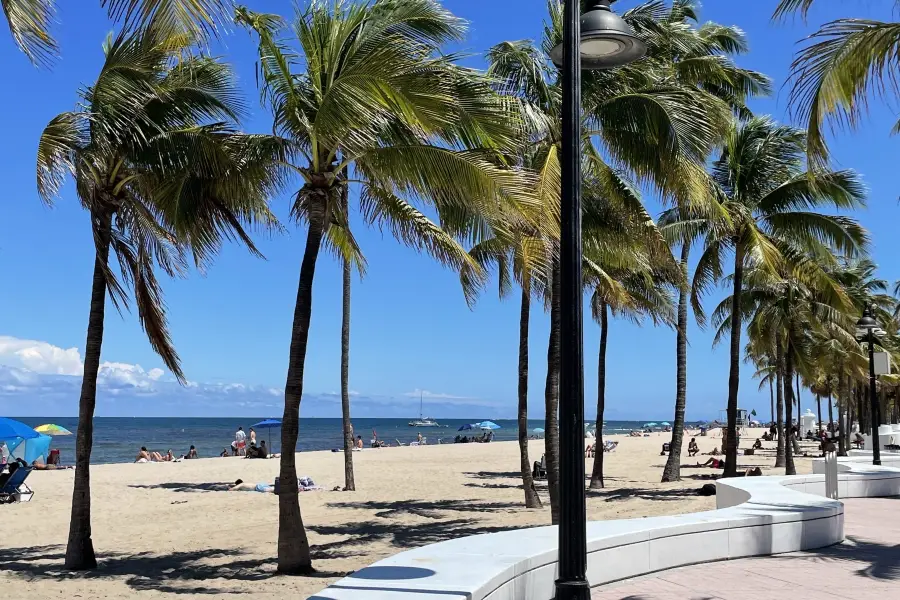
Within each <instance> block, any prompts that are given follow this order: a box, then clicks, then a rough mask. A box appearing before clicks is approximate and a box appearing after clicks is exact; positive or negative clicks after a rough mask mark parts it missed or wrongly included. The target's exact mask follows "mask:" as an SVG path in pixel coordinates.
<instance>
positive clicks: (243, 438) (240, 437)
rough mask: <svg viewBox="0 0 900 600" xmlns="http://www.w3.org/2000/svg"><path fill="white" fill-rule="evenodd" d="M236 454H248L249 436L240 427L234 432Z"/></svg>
mask: <svg viewBox="0 0 900 600" xmlns="http://www.w3.org/2000/svg"><path fill="white" fill-rule="evenodd" d="M233 447H234V453H235V454H236V455H238V454H239V455H241V456H243V455H244V454H246V452H247V434H246V433H244V428H243V427H238V428H237V431H235V432H234V444H233Z"/></svg>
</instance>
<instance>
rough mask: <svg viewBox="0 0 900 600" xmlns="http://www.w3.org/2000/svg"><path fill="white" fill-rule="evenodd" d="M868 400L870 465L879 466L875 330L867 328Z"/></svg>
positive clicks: (879, 446) (879, 447)
mask: <svg viewBox="0 0 900 600" xmlns="http://www.w3.org/2000/svg"><path fill="white" fill-rule="evenodd" d="M869 399H870V401H871V404H872V415H871V421H872V464H873V465H880V464H881V441H880V440H879V439H878V422H879V420H880V419H879V418H878V397H877V396H876V394H875V330H874V329H872V328H871V327H870V328H869Z"/></svg>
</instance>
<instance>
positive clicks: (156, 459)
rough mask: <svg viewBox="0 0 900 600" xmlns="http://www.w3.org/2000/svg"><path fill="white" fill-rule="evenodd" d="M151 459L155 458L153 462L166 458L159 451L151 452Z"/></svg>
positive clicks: (163, 460) (162, 460)
mask: <svg viewBox="0 0 900 600" xmlns="http://www.w3.org/2000/svg"><path fill="white" fill-rule="evenodd" d="M150 459H151V460H153V462H165V460H166V459H165V458H163V455H162V454H160V453H159V452H151V453H150Z"/></svg>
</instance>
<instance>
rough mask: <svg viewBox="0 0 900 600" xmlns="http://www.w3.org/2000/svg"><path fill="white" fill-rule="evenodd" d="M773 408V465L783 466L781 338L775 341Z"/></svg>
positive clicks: (782, 358)
mask: <svg viewBox="0 0 900 600" xmlns="http://www.w3.org/2000/svg"><path fill="white" fill-rule="evenodd" d="M775 399H776V400H775V408H776V410H777V412H776V414H775V416H776V419H777V421H776V426H777V428H778V447H777V448H778V449H777V450H776V451H775V466H776V467H783V466H784V450H785V440H784V348H783V346H782V345H781V338H780V337H779V338H778V340H776V342H775Z"/></svg>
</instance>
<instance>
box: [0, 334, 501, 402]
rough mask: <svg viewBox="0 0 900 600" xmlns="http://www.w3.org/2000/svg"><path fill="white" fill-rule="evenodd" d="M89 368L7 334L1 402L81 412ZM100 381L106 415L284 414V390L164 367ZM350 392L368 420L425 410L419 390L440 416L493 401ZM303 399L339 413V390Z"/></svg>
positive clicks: (2, 344)
mask: <svg viewBox="0 0 900 600" xmlns="http://www.w3.org/2000/svg"><path fill="white" fill-rule="evenodd" d="M83 371H84V365H83V361H82V357H81V354H80V353H79V351H78V349H77V348H70V349H64V348H60V347H58V346H54V345H53V344H50V343H48V342H41V341H35V340H23V339H18V338H14V337H11V336H0V401H2V402H3V403H4V405H6V406H8V407H9V408H10V410H12V411H15V412H12V413H10V414H19V415H26V414H27V415H35V414H43V415H57V416H61V415H71V414H75V413H76V412H77V409H78V395H79V390H80V389H81V375H82V373H83ZM97 384H98V392H99V393H98V395H97V403H98V404H97V406H98V412H97V414H98V415H102V416H135V415H147V416H168V415H183V416H212V415H223V416H224V415H226V414H232V415H234V414H237V415H239V416H247V415H260V416H262V415H268V416H272V415H277V414H279V412H280V408H281V407H282V402H281V396H283V394H284V388H280V387H272V386H268V385H249V384H246V383H238V382H222V381H219V382H197V381H190V382H188V383H187V384H186V385H184V386H182V385H179V384H178V382H177V381H175V379H174V377H172V375H171V374H170V373H168V372H166V371H165V370H163V369H161V368H156V367H154V368H151V369H145V368H144V367H142V366H141V365H138V364H131V363H124V362H115V361H104V362H103V363H102V364H101V365H100V371H99V373H98V377H97ZM350 395H351V396H352V397H353V398H354V400H353V410H354V411H355V414H357V415H359V416H368V417H392V416H393V417H397V416H399V417H404V418H405V417H407V416H410V415H413V414H415V413H417V412H418V404H419V403H418V398H419V396H420V395H421V396H422V397H423V398H426V399H428V400H430V401H431V402H432V404H433V405H437V406H434V407H433V410H432V412H433V413H434V412H435V411H436V412H437V413H438V414H436V415H435V416H437V417H442V416H450V415H451V414H454V413H459V414H460V415H463V414H464V416H468V415H470V414H474V413H475V412H480V410H481V409H483V408H486V407H490V406H493V405H494V403H492V402H485V401H478V400H475V399H472V398H466V397H465V396H457V395H453V394H447V393H436V392H431V391H427V390H414V391H412V392H408V393H406V394H401V395H397V396H393V395H368V394H365V393H362V394H361V393H360V392H358V391H356V390H351V391H350ZM303 396H304V398H303V407H302V412H301V414H302V416H304V417H313V416H318V417H336V416H339V415H340V393H338V392H331V393H316V392H314V391H308V392H306V393H304V395H303ZM148 398H152V400H150V401H148ZM499 405H500V404H499V403H497V406H499ZM476 409H477V410H476ZM448 411H449V412H448ZM492 414H494V413H492ZM495 416H496V415H495Z"/></svg>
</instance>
